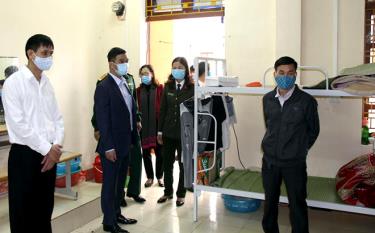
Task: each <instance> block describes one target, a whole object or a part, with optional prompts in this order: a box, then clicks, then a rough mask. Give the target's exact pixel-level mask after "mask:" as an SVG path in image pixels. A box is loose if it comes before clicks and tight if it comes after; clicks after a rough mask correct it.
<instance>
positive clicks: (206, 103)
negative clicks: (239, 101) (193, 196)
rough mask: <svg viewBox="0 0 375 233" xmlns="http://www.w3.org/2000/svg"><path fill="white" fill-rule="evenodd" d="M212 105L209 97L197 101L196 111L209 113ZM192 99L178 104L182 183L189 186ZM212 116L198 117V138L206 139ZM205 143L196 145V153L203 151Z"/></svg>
mask: <svg viewBox="0 0 375 233" xmlns="http://www.w3.org/2000/svg"><path fill="white" fill-rule="evenodd" d="M211 107H212V101H211V99H204V100H199V101H198V112H201V113H210V112H211ZM193 113H194V101H193V100H192V99H190V100H187V101H185V102H183V103H181V104H180V114H181V115H180V121H181V149H182V163H183V164H184V185H185V188H191V187H192V183H193V177H194V176H193V152H194V151H193V150H194V117H193V115H194V114H193ZM211 121H212V118H211V117H210V116H206V115H199V117H198V140H200V141H206V140H208V135H209V132H210V127H211ZM204 149H205V144H199V145H198V153H201V152H203V151H204Z"/></svg>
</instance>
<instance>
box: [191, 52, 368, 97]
mask: <svg viewBox="0 0 375 233" xmlns="http://www.w3.org/2000/svg"><path fill="white" fill-rule="evenodd" d="M201 61H204V62H205V63H206V70H207V66H208V64H209V63H211V64H214V65H213V67H214V71H213V73H214V76H211V77H209V78H211V79H215V78H218V77H220V76H226V75H227V71H226V60H225V59H220V58H203V57H197V58H195V60H194V67H196V70H198V63H199V62H201ZM373 67H375V65H374V66H373ZM273 69H274V68H273V67H269V68H268V69H266V70H265V72H264V75H263V81H262V83H261V84H262V86H261V87H245V86H235V87H233V86H232V87H228V86H204V87H202V86H199V85H198V81H197V80H198V74H197V73H198V72H196V73H195V75H194V77H193V78H194V81H195V86H196V89H195V90H196V92H197V94H198V95H200V94H202V95H204V94H210V93H231V94H244V95H264V94H266V93H268V92H270V91H272V90H273V89H274V88H275V87H274V86H272V85H268V84H267V83H266V80H267V79H266V78H267V74H269V73H270V72H271V71H273ZM298 70H299V71H316V72H319V73H321V74H322V75H323V76H324V81H322V83H324V84H325V85H324V87H325V88H323V89H305V88H304V87H303V86H300V87H301V90H303V91H305V92H307V93H309V94H310V95H312V96H316V97H353V98H361V97H363V96H368V95H363V94H362V95H358V94H353V93H350V92H346V91H343V90H337V89H336V90H335V89H334V90H333V89H330V88H329V87H330V82H329V77H328V73H327V72H326V71H325V70H324V69H322V68H320V67H317V66H299V67H298ZM346 70H347V69H346ZM207 78H208V77H206V79H207ZM374 82H375V77H374ZM372 92H374V93H375V86H374V88H373V91H372Z"/></svg>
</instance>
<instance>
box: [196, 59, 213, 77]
mask: <svg viewBox="0 0 375 233" xmlns="http://www.w3.org/2000/svg"><path fill="white" fill-rule="evenodd" d="M207 69H208V70H210V64H209V63H207ZM204 73H206V62H204V61H201V62H199V64H198V77H200V76H201V75H202V74H204Z"/></svg>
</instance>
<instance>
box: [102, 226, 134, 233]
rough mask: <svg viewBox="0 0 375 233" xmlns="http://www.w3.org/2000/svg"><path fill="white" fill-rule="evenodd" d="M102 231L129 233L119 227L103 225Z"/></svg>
mask: <svg viewBox="0 0 375 233" xmlns="http://www.w3.org/2000/svg"><path fill="white" fill-rule="evenodd" d="M103 231H105V232H111V233H129V231H127V230H125V229H122V228H121V227H120V226H119V225H115V226H110V225H104V224H103Z"/></svg>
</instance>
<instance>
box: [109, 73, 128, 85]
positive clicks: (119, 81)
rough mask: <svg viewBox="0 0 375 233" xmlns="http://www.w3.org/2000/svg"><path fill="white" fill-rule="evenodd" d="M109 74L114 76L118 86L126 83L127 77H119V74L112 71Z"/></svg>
mask: <svg viewBox="0 0 375 233" xmlns="http://www.w3.org/2000/svg"><path fill="white" fill-rule="evenodd" d="M109 75H111V77H112V78H113V80H115V82H116V84H117V86H120V85H121V84H123V83H125V78H124V77H122V76H121V77H120V78H118V77H117V76H115V75H114V74H112V73H109Z"/></svg>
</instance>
